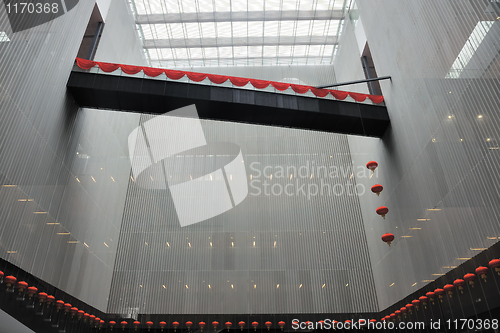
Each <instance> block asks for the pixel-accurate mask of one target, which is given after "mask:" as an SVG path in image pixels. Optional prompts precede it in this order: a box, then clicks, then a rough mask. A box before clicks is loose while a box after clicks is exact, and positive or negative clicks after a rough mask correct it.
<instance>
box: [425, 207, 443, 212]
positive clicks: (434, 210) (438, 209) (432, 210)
mask: <svg viewBox="0 0 500 333" xmlns="http://www.w3.org/2000/svg"><path fill="white" fill-rule="evenodd" d="M427 210H428V211H429V212H439V211H440V210H441V208H429V209H427Z"/></svg>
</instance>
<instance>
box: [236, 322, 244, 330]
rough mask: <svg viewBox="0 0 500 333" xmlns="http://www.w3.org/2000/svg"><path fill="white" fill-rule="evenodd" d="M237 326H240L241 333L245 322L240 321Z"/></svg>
mask: <svg viewBox="0 0 500 333" xmlns="http://www.w3.org/2000/svg"><path fill="white" fill-rule="evenodd" d="M238 325H239V326H240V328H241V330H242V331H243V327H245V322H244V321H240V322H239V323H238Z"/></svg>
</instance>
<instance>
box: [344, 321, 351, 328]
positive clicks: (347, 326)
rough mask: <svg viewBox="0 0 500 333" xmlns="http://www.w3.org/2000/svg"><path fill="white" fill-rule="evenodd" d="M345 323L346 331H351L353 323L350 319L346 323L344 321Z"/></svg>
mask: <svg viewBox="0 0 500 333" xmlns="http://www.w3.org/2000/svg"><path fill="white" fill-rule="evenodd" d="M344 323H345V324H344V327H345V328H346V329H348V330H349V329H351V321H350V320H349V319H347V320H346V321H344Z"/></svg>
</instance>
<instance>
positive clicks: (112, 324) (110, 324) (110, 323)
mask: <svg viewBox="0 0 500 333" xmlns="http://www.w3.org/2000/svg"><path fill="white" fill-rule="evenodd" d="M108 325H109V327H110V328H111V331H112V330H113V327H115V325H116V321H114V320H111V321H110V322H109V323H108Z"/></svg>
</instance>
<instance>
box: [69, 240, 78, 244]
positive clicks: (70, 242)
mask: <svg viewBox="0 0 500 333" xmlns="http://www.w3.org/2000/svg"><path fill="white" fill-rule="evenodd" d="M67 243H68V244H78V243H80V241H68V242H67Z"/></svg>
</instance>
